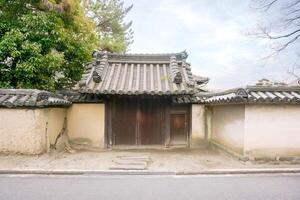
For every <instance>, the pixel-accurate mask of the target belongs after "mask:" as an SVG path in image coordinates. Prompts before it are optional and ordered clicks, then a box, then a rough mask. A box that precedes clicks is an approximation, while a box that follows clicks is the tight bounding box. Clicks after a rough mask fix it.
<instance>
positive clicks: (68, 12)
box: [0, 0, 98, 91]
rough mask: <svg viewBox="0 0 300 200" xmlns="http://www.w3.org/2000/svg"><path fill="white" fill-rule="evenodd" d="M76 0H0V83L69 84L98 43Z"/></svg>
mask: <svg viewBox="0 0 300 200" xmlns="http://www.w3.org/2000/svg"><path fill="white" fill-rule="evenodd" d="M93 30H94V29H93V23H92V22H91V21H90V20H89V19H87V18H86V16H85V13H84V10H83V9H82V7H81V5H80V2H79V0H0V87H7V88H37V89H44V90H50V91H53V90H55V89H61V88H68V87H71V86H72V85H73V84H74V83H75V82H76V81H78V80H79V79H80V77H81V74H82V73H83V70H84V64H85V63H86V62H87V61H89V60H90V59H91V54H92V51H93V49H95V48H96V47H97V45H98V41H97V37H96V34H95V33H94V31H93Z"/></svg>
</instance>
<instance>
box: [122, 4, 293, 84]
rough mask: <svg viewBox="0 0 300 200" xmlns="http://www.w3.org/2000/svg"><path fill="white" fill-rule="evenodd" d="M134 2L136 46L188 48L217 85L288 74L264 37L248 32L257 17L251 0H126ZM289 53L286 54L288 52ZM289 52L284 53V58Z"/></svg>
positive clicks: (192, 58)
mask: <svg viewBox="0 0 300 200" xmlns="http://www.w3.org/2000/svg"><path fill="white" fill-rule="evenodd" d="M125 2H126V3H128V4H130V3H134V8H133V10H132V11H131V13H130V15H129V16H128V18H129V19H132V20H133V29H134V32H135V42H134V44H133V45H132V46H131V49H132V52H143V53H145V52H176V51H181V50H184V49H186V50H187V51H188V53H189V54H190V56H189V62H191V64H192V67H193V72H194V73H199V75H202V76H209V77H210V79H211V84H210V86H211V87H213V88H225V87H237V86H241V85H245V84H253V83H254V82H255V81H256V80H257V79H259V78H263V77H267V78H271V79H272V78H274V79H280V78H282V79H283V78H284V77H285V76H286V75H285V69H284V68H283V67H282V65H281V64H280V63H279V61H278V60H276V59H275V60H274V59H271V62H268V63H267V67H266V66H265V65H263V64H264V62H263V61H262V60H261V58H262V57H263V56H264V55H266V47H267V45H268V44H269V43H268V42H267V41H266V40H258V39H255V38H251V37H248V36H246V35H245V34H244V33H245V32H246V31H247V29H248V28H249V27H250V28H251V27H254V25H255V21H256V20H257V17H258V16H256V15H255V13H253V11H251V10H249V7H248V3H247V1H239V0H224V1H210V0H201V1H193V0H185V1H180V0H153V1H147V0H139V1H134V2H133V0H131V1H130V0H125ZM287 56H288V55H287ZM287 56H283V57H284V58H286V57H287Z"/></svg>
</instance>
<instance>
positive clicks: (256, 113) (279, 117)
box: [245, 104, 300, 157]
mask: <svg viewBox="0 0 300 200" xmlns="http://www.w3.org/2000/svg"><path fill="white" fill-rule="evenodd" d="M245 152H246V153H247V154H248V155H249V156H254V157H261V156H262V157H276V156H295V155H297V156H300V105H282V104H281V105H247V106H246V111H245Z"/></svg>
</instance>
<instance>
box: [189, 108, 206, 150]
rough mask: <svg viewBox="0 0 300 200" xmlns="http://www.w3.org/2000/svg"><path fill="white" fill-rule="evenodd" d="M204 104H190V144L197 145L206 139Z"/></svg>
mask: <svg viewBox="0 0 300 200" xmlns="http://www.w3.org/2000/svg"><path fill="white" fill-rule="evenodd" d="M205 123H206V121H205V106H204V105H199V104H193V105H192V131H191V133H192V134H191V145H192V147H197V146H199V145H201V144H203V143H204V142H205V141H206V138H205V137H206V136H205Z"/></svg>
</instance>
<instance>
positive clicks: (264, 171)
mask: <svg viewBox="0 0 300 200" xmlns="http://www.w3.org/2000/svg"><path fill="white" fill-rule="evenodd" d="M283 173H300V168H281V169H278V168H276V169H274V168H268V169H267V168H265V169H256V168H255V169H217V170H203V171H194V172H193V171H182V172H177V173H176V175H214V174H216V175H218V174H220V175H221V174H283Z"/></svg>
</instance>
